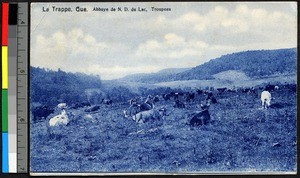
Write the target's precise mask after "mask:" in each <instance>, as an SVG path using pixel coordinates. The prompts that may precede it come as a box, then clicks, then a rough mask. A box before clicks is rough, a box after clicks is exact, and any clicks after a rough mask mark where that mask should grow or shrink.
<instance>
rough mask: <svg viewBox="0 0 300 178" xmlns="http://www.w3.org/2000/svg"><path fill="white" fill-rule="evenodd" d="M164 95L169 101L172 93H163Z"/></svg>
mask: <svg viewBox="0 0 300 178" xmlns="http://www.w3.org/2000/svg"><path fill="white" fill-rule="evenodd" d="M162 97H163V98H164V100H166V101H168V100H170V98H171V97H172V95H171V94H169V93H168V94H163V95H162Z"/></svg>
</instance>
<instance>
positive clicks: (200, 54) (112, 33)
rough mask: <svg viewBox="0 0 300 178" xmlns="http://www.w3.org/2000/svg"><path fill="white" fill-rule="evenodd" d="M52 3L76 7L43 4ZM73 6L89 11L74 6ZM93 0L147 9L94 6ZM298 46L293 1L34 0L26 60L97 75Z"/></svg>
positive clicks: (188, 64) (111, 76) (112, 76)
mask: <svg viewBox="0 0 300 178" xmlns="http://www.w3.org/2000/svg"><path fill="white" fill-rule="evenodd" d="M52 6H56V7H71V8H72V9H73V12H70V13H58V12H52V11H51V9H50V12H48V13H45V12H42V8H43V7H45V8H46V7H50V8H52ZM77 6H80V7H86V8H87V9H88V12H87V13H79V12H75V7H77ZM94 7H101V8H109V9H110V8H111V7H122V8H124V7H128V8H129V9H131V8H132V7H145V8H147V10H148V11H147V12H96V11H92V10H93V8H94ZM151 7H168V8H171V9H172V10H171V11H168V12H154V11H151ZM296 46H297V3H296V2H281V3H280V2H265V3H259V2H252V3H249V2H248V3H238V2H227V3H221V2H214V3H212V2H210V3H208V2H194V3H191V2H189V3H187V2H181V3H174V2H173V3H161V2H150V3H149V2H148V3H145V2H144V3H132V2H131V3H129V2H127V3H32V4H31V59H30V61H31V65H32V66H39V67H46V68H49V69H53V70H57V69H58V68H61V69H62V70H64V71H69V72H84V73H87V74H97V75H100V76H101V78H102V79H115V78H120V77H123V76H125V75H128V74H133V73H148V72H157V71H159V70H161V69H164V68H181V67H194V66H196V65H200V64H203V63H204V62H207V61H209V60H210V59H213V58H216V57H219V56H221V55H223V54H228V53H233V52H238V51H244V50H255V49H278V48H291V47H296Z"/></svg>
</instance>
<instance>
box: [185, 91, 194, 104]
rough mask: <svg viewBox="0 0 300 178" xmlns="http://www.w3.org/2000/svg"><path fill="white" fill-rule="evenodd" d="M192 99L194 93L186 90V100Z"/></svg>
mask: <svg viewBox="0 0 300 178" xmlns="http://www.w3.org/2000/svg"><path fill="white" fill-rule="evenodd" d="M194 100H195V93H190V92H188V93H187V96H186V101H187V102H190V101H194Z"/></svg>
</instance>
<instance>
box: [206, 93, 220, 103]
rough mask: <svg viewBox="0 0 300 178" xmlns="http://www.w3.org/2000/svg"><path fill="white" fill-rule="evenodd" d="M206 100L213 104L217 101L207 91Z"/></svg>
mask: <svg viewBox="0 0 300 178" xmlns="http://www.w3.org/2000/svg"><path fill="white" fill-rule="evenodd" d="M206 101H207V102H209V103H213V104H216V103H218V101H217V99H216V98H215V97H214V95H213V93H212V92H209V93H207V97H206Z"/></svg>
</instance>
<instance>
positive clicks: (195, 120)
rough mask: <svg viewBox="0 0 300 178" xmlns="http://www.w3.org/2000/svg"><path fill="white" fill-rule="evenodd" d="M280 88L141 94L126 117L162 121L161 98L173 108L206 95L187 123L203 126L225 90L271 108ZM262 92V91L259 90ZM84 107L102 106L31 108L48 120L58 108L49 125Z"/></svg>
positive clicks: (62, 122)
mask: <svg viewBox="0 0 300 178" xmlns="http://www.w3.org/2000/svg"><path fill="white" fill-rule="evenodd" d="M280 88H286V89H288V90H290V91H291V92H296V90H297V88H296V84H285V85H280ZM274 90H279V86H277V85H270V84H268V85H266V86H260V87H249V88H216V89H214V88H212V87H210V88H208V89H205V90H204V89H197V90H194V91H189V92H182V91H178V92H169V93H164V94H161V95H155V96H152V95H148V96H147V97H146V98H143V97H142V96H138V97H134V98H132V99H130V100H129V101H128V103H129V107H128V108H127V109H124V110H123V114H124V117H125V118H128V119H132V120H133V121H135V122H137V123H145V122H148V121H149V120H152V121H155V120H161V119H162V118H163V117H164V116H166V115H167V114H166V108H165V107H156V103H157V102H160V101H161V100H163V101H165V102H173V103H174V105H173V107H174V108H185V107H186V103H189V102H194V101H195V98H196V97H197V96H204V103H205V104H201V109H202V111H199V112H197V113H195V114H194V115H193V116H192V117H191V118H190V120H189V121H188V124H189V125H190V126H201V125H206V124H208V123H210V121H211V117H210V114H209V111H208V109H209V106H210V105H211V104H216V103H218V100H217V98H218V96H221V95H222V94H224V93H231V92H232V93H244V94H256V95H257V96H259V94H260V99H261V104H262V108H265V109H267V108H269V107H270V105H271V92H272V91H274ZM260 92H261V93H260ZM101 104H102V105H107V106H112V105H113V101H112V100H110V99H102V102H101ZM68 108H70V109H80V108H84V112H86V113H90V112H97V111H98V110H100V108H101V105H91V103H89V102H77V103H74V104H72V105H71V106H67V104H66V103H60V104H58V105H57V106H56V107H55V108H51V107H49V106H46V105H43V106H38V107H35V108H32V109H31V112H32V115H33V122H38V121H39V120H44V119H46V118H47V117H48V116H49V115H50V114H52V113H54V112H55V111H57V110H59V111H60V112H61V114H59V115H56V116H54V117H52V118H51V119H50V120H49V126H57V125H67V124H68V123H69V118H68V115H67V112H66V110H67V109H68Z"/></svg>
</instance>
